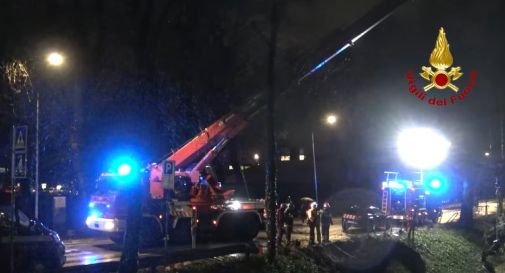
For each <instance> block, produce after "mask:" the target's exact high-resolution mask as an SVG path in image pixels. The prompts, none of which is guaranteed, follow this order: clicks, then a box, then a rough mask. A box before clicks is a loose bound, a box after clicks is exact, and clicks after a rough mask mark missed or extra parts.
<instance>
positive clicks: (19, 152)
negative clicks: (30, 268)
mask: <svg viewBox="0 0 505 273" xmlns="http://www.w3.org/2000/svg"><path fill="white" fill-rule="evenodd" d="M27 141H28V126H26V125H21V126H20V125H17V126H13V127H12V156H11V159H12V160H11V188H10V193H11V217H12V216H13V215H15V202H16V200H15V197H14V194H15V192H16V191H15V185H16V179H18V178H26V173H27V171H26V169H27V168H26V162H27V158H26V152H27ZM13 236H14V225H11V230H10V251H11V256H10V272H14V237H13Z"/></svg>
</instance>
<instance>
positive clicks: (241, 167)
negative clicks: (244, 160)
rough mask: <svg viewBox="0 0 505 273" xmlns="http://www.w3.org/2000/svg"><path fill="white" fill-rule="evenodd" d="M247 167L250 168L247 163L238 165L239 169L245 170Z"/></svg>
mask: <svg viewBox="0 0 505 273" xmlns="http://www.w3.org/2000/svg"><path fill="white" fill-rule="evenodd" d="M249 168H251V166H249V165H242V166H240V169H241V170H247V169H249Z"/></svg>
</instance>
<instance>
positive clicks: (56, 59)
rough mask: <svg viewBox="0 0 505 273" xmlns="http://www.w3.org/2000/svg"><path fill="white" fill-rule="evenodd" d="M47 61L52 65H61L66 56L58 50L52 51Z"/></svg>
mask: <svg viewBox="0 0 505 273" xmlns="http://www.w3.org/2000/svg"><path fill="white" fill-rule="evenodd" d="M46 61H47V63H48V64H49V65H50V66H61V65H62V64H63V62H64V61H65V58H64V57H63V55H61V54H60V53H58V52H51V53H49V54H48V55H47V58H46Z"/></svg>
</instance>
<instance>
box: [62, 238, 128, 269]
mask: <svg viewBox="0 0 505 273" xmlns="http://www.w3.org/2000/svg"><path fill="white" fill-rule="evenodd" d="M65 246H66V251H65V255H66V257H67V262H66V263H65V265H64V267H70V266H76V265H88V264H95V263H103V262H110V261H116V260H119V258H120V257H121V252H120V248H119V247H118V246H116V245H115V244H114V243H113V242H112V241H110V240H109V239H104V238H90V239H82V240H67V241H65Z"/></svg>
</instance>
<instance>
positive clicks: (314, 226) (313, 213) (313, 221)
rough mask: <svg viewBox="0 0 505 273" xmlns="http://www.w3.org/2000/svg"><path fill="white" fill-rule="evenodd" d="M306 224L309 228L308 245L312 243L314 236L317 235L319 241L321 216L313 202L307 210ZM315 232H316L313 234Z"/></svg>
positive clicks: (319, 241)
mask: <svg viewBox="0 0 505 273" xmlns="http://www.w3.org/2000/svg"><path fill="white" fill-rule="evenodd" d="M307 224H308V225H309V229H310V238H309V245H314V239H315V238H314V237H315V235H317V242H318V243H319V244H320V243H321V217H320V213H319V209H318V207H317V203H316V202H313V203H312V204H311V205H310V209H309V210H307ZM314 233H316V234H314Z"/></svg>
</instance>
